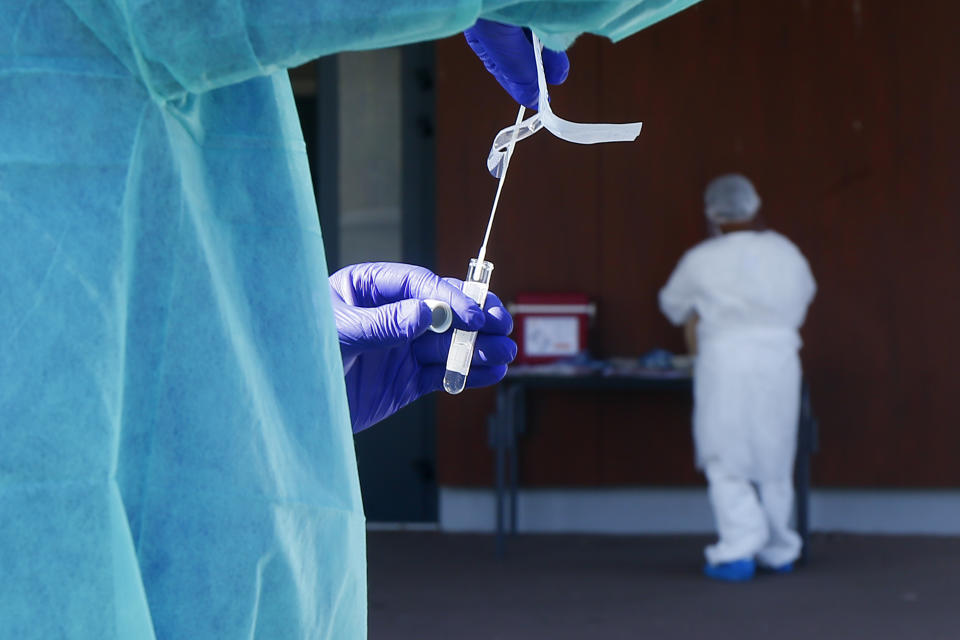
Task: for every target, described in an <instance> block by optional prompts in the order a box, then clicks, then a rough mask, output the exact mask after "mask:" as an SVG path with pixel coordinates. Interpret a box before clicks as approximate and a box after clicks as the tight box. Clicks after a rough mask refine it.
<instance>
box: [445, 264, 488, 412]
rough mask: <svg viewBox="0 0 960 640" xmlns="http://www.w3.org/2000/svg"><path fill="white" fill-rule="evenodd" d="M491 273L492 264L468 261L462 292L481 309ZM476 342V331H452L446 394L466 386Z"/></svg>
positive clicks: (446, 375) (453, 392)
mask: <svg viewBox="0 0 960 640" xmlns="http://www.w3.org/2000/svg"><path fill="white" fill-rule="evenodd" d="M492 273H493V264H492V263H490V262H486V261H484V262H482V263H480V262H478V261H477V259H476V258H471V259H470V267H469V268H468V269H467V278H466V280H464V281H463V292H464V293H465V294H467V295H468V296H470V298H471V299H473V301H474V302H476V303H477V304H478V305H480V308H481V309H483V303H484V302H485V301H486V299H487V291H488V290H489V289H490V274H492ZM476 341H477V332H476V331H464V330H463V329H454V331H453V338H452V339H451V340H450V351H449V352H448V353H447V370H446V372H445V373H444V374H443V388H444V390H445V391H446V392H447V393H452V394H456V393H460V392H461V391H463V388H464V387H465V386H466V384H467V374H468V373H470V363H471V362H472V361H473V346H474V344H475V343H476Z"/></svg>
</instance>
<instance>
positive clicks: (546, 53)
mask: <svg viewBox="0 0 960 640" xmlns="http://www.w3.org/2000/svg"><path fill="white" fill-rule="evenodd" d="M463 35H464V36H466V38H467V44H469V45H470V48H471V49H473V51H474V53H476V54H477V57H478V58H480V60H481V61H482V62H483V66H485V67H486V68H487V71H489V72H490V73H491V74H493V77H494V78H496V79H497V82H499V83H500V86H501V87H503V88H504V89H506V90H507V93H509V94H510V95H511V96H513V99H514V100H516V101H517V102H518V103H520V104H522V105H524V106H525V107H528V108H530V109H536V108H537V98H539V97H540V89H538V88H537V61H536V58H534V56H533V43H532V41H531V39H530V32H529V29H524V28H521V27H514V26H512V25H509V24H501V23H499V22H492V21H490V20H484V19H482V18H481V19H479V20H477V23H476V24H475V25H473V26H472V27H470V28H469V29H467V30H466V31H464V32H463ZM542 58H543V73H544V75H545V76H546V79H547V82H549V83H550V84H561V83H563V81H564V80H566V79H567V73H568V72H569V71H570V60H569V59H567V54H566V52H564V51H552V50H550V49H547V48H546V47H544V49H543V52H542Z"/></svg>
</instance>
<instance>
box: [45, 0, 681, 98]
mask: <svg viewBox="0 0 960 640" xmlns="http://www.w3.org/2000/svg"><path fill="white" fill-rule="evenodd" d="M64 1H65V2H66V3H67V4H68V5H69V6H70V7H71V8H72V9H73V10H74V12H75V13H76V14H77V15H78V16H79V17H80V19H81V20H82V21H83V22H84V23H85V24H86V26H87V27H88V28H89V29H90V30H91V31H93V32H94V33H95V34H96V35H97V36H98V38H99V39H100V40H101V41H102V42H103V43H104V44H105V45H106V46H107V47H108V48H109V49H110V50H111V51H112V52H113V53H114V55H116V56H117V57H118V58H120V60H121V61H122V62H123V63H124V64H125V65H126V67H127V68H128V69H130V71H131V72H132V73H134V74H135V75H138V76H140V77H141V78H142V79H143V81H144V83H145V84H146V86H147V88H148V89H149V91H150V93H151V94H152V95H153V96H154V97H155V98H156V99H158V100H175V99H178V98H180V97H182V95H183V94H185V93H202V92H205V91H209V90H212V89H216V88H219V87H223V86H226V85H230V84H234V83H238V82H243V81H244V80H248V79H250V78H252V77H255V76H259V75H268V74H270V73H273V72H274V71H277V70H278V69H282V68H286V67H292V66H297V65H299V64H303V63H305V62H307V61H309V60H312V59H314V58H318V57H320V56H324V55H328V54H333V53H338V52H341V51H350V50H360V49H375V48H381V47H390V46H397V45H402V44H409V43H412V42H419V41H423V40H432V39H436V38H442V37H445V36H449V35H452V34H455V33H457V32H459V31H462V30H464V29H466V28H467V27H469V26H471V25H472V24H473V23H474V22H475V21H476V20H477V18H481V17H482V18H488V19H491V20H498V21H501V22H507V23H510V24H516V25H522V26H528V27H531V28H533V29H534V30H536V31H537V34H538V35H540V36H542V38H541V39H542V40H543V42H544V44H545V45H546V46H548V47H551V48H553V49H565V48H566V47H567V46H569V45H570V44H571V43H572V42H573V39H574V38H575V37H576V36H577V35H579V34H580V33H584V32H590V33H595V34H598V35H605V36H608V37H610V38H612V39H614V40H619V39H621V38H625V37H626V36H628V35H630V34H632V33H635V32H637V31H639V30H641V29H643V28H644V27H647V26H649V25H651V24H654V23H655V22H658V21H659V20H662V19H664V18H666V17H668V16H670V15H673V14H674V13H676V12H678V11H680V10H682V9H685V8H687V7H688V6H690V5H692V4H694V3H696V2H698V0H625V1H621V2H584V1H570V0H567V1H564V0H549V1H541V2H537V1H518V0H64Z"/></svg>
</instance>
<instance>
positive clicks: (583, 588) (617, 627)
mask: <svg viewBox="0 0 960 640" xmlns="http://www.w3.org/2000/svg"><path fill="white" fill-rule="evenodd" d="M706 542H707V539H706V538H701V537H689V536H676V537H666V536H649V537H606V536H560V535H549V536H534V535H523V536H519V537H517V538H514V539H513V540H511V541H510V544H509V547H508V552H507V556H506V558H504V559H503V560H500V561H498V560H496V559H495V558H494V554H493V539H492V538H491V537H490V536H473V535H449V534H440V533H419V532H418V533H405V532H371V533H370V534H369V537H368V557H369V584H370V596H369V597H370V639H371V640H406V639H411V640H412V639H416V640H432V639H438V640H440V639H442V640H454V639H455V640H473V639H477V640H480V639H482V640H512V639H520V638H523V639H525V640H526V639H539V638H549V639H550V640H566V639H573V638H576V639H581V638H602V639H604V640H618V639H621V638H622V639H628V638H629V639H635V638H650V639H655V640H671V639H673V638H678V639H680V638H682V639H684V640H690V639H700V638H710V639H711V640H713V639H724V638H735V639H737V640H751V639H754V638H757V639H759V638H765V639H766V638H770V637H775V638H777V640H789V639H792V638H797V639H801V638H802V639H804V640H806V639H817V640H830V639H833V638H837V639H839V638H843V639H845V640H846V639H852V640H858V639H861V638H868V639H870V640H886V639H898V640H901V639H909V640H941V639H942V640H958V639H960V538H926V537H910V538H904V537H881V536H851V535H817V536H815V537H814V538H813V540H812V542H811V547H810V549H811V562H810V563H809V564H808V565H807V566H806V567H803V568H800V569H798V570H797V571H796V572H795V573H794V574H793V575H789V576H772V575H763V576H760V577H758V578H757V579H755V580H754V581H753V582H750V583H746V584H719V583H715V582H712V581H709V580H707V579H705V578H703V577H701V575H700V568H701V560H700V558H701V555H700V548H701V547H702V546H703V544H705V543H706Z"/></svg>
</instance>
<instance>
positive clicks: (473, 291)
mask: <svg viewBox="0 0 960 640" xmlns="http://www.w3.org/2000/svg"><path fill="white" fill-rule="evenodd" d="M463 293H464V294H466V295H468V296H470V299H471V300H473V301H474V302H476V303H477V304H479V305H480V308H481V309H482V308H483V303H484V302H486V299H487V284H486V283H485V282H472V281H470V280H467V281H466V282H464V283H463Z"/></svg>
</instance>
